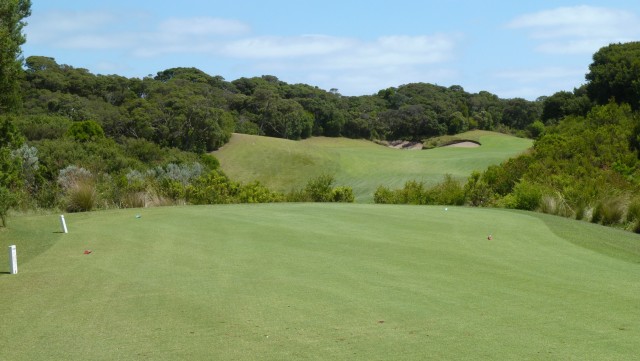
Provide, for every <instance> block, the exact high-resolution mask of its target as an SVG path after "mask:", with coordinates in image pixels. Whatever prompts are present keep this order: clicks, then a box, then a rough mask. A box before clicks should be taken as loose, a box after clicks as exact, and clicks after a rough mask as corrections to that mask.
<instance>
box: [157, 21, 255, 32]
mask: <svg viewBox="0 0 640 361" xmlns="http://www.w3.org/2000/svg"><path fill="white" fill-rule="evenodd" d="M159 28H160V31H161V32H162V33H165V34H171V35H174V36H175V35H196V36H208V35H242V34H247V33H249V32H250V31H251V27H250V26H249V25H247V24H245V23H243V22H241V21H238V20H230V19H220V18H211V17H195V18H186V19H178V18H173V19H169V20H166V21H163V22H162V23H161V24H160V27H159Z"/></svg>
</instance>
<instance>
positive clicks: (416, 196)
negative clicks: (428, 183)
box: [398, 181, 427, 204]
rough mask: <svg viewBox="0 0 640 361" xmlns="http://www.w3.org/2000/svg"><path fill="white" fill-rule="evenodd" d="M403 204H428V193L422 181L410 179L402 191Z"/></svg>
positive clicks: (401, 199) (401, 200) (400, 199)
mask: <svg viewBox="0 0 640 361" xmlns="http://www.w3.org/2000/svg"><path fill="white" fill-rule="evenodd" d="M398 200H399V202H400V203H401V204H427V193H426V191H425V189H424V185H423V183H422V182H416V181H408V182H407V183H405V184H404V188H403V189H402V190H401V191H400V198H399V199H398Z"/></svg>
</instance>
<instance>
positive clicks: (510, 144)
mask: <svg viewBox="0 0 640 361" xmlns="http://www.w3.org/2000/svg"><path fill="white" fill-rule="evenodd" d="M459 137H460V138H468V139H472V140H478V141H479V142H480V143H481V144H482V146H480V147H477V148H436V149H430V150H422V151H413V150H399V149H392V148H389V147H384V146H381V145H378V144H375V143H373V142H369V141H365V140H353V139H346V138H325V137H316V138H310V139H306V140H302V141H292V140H284V139H276V138H268V137H259V136H252V135H246V134H234V135H233V136H232V137H231V141H230V142H229V143H228V144H227V145H225V146H224V147H223V148H222V149H220V150H218V151H216V152H214V153H213V154H214V155H215V156H216V157H217V158H218V159H219V160H220V164H221V166H222V169H223V170H224V171H225V173H226V174H227V175H229V176H230V177H231V178H232V179H234V180H238V181H242V182H251V181H254V180H258V181H260V182H261V183H263V184H265V185H266V186H268V187H270V188H272V189H274V190H279V191H284V192H286V191H289V190H292V189H296V188H302V187H304V185H305V184H306V182H307V181H308V180H309V179H312V178H314V177H317V176H319V175H321V174H331V175H333V176H334V177H335V179H336V183H337V185H344V186H349V187H352V188H353V191H354V193H355V196H356V201H357V202H365V203H367V202H372V200H373V193H374V192H375V189H376V188H377V187H379V186H380V185H384V186H387V187H390V188H399V187H402V186H403V185H404V183H406V182H407V181H410V180H416V181H421V182H425V183H427V184H434V183H437V182H439V181H441V180H442V178H443V176H444V175H445V174H451V175H452V176H454V177H455V178H460V179H463V178H466V177H467V176H468V175H469V174H470V173H471V172H472V171H474V170H483V169H485V168H486V167H487V166H489V165H492V164H498V163H500V162H501V161H503V160H505V159H507V158H510V157H513V156H515V155H517V154H519V153H521V152H523V151H525V150H526V149H528V148H529V147H530V146H531V145H532V141H531V140H529V139H522V138H516V137H512V136H507V135H504V134H499V133H493V132H485V131H474V132H468V133H464V134H461V135H460V136H459Z"/></svg>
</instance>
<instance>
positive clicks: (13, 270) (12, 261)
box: [9, 245, 18, 275]
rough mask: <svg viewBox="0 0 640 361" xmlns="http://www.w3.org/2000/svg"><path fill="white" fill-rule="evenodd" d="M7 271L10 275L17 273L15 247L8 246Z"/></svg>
mask: <svg viewBox="0 0 640 361" xmlns="http://www.w3.org/2000/svg"><path fill="white" fill-rule="evenodd" d="M9 270H10V271H9V273H11V274H12V275H14V274H16V273H18V256H17V255H16V246H15V245H13V246H9Z"/></svg>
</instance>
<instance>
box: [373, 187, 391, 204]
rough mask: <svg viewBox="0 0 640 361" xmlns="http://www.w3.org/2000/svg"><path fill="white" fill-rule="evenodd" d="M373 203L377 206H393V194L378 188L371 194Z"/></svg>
mask: <svg viewBox="0 0 640 361" xmlns="http://www.w3.org/2000/svg"><path fill="white" fill-rule="evenodd" d="M373 202H374V203H378V204H395V203H397V202H396V197H395V193H394V192H393V191H392V190H390V189H389V188H387V187H385V186H379V187H378V188H377V189H376V191H375V192H374V193H373Z"/></svg>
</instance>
